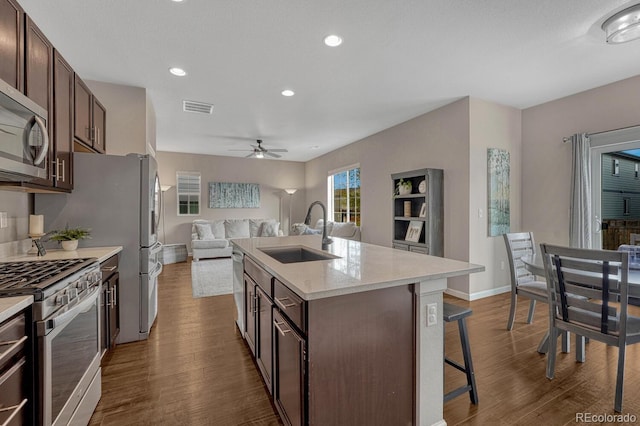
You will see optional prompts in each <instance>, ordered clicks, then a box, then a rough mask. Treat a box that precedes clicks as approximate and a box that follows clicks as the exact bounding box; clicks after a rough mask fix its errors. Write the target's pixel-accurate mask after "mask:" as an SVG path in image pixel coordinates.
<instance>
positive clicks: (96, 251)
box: [0, 246, 122, 262]
mask: <svg viewBox="0 0 640 426" xmlns="http://www.w3.org/2000/svg"><path fill="white" fill-rule="evenodd" d="M121 251H122V246H112V247H83V248H79V249H77V250H72V251H66V250H62V249H48V250H47V254H45V255H44V256H34V255H28V254H23V255H18V256H9V257H5V258H2V259H0V261H2V262H33V261H36V260H60V259H86V258H90V257H95V258H97V259H98V262H104V261H105V260H107V259H109V258H110V257H111V256H114V255H116V254H118V253H120V252H121Z"/></svg>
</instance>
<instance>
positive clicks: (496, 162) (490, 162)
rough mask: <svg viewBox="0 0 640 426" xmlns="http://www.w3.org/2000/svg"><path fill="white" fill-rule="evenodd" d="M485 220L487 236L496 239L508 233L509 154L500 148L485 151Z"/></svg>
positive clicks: (509, 211)
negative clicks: (486, 212) (486, 221)
mask: <svg viewBox="0 0 640 426" xmlns="http://www.w3.org/2000/svg"><path fill="white" fill-rule="evenodd" d="M487 172H488V176H487V183H488V185H487V186H488V187H487V198H488V200H487V201H488V205H487V211H488V214H487V219H488V221H489V223H488V234H489V236H490V237H496V236H499V235H502V234H506V233H508V232H510V228H511V218H510V213H511V210H510V206H509V192H510V185H509V172H510V165H509V152H508V151H507V150H504V149H500V148H488V149H487Z"/></svg>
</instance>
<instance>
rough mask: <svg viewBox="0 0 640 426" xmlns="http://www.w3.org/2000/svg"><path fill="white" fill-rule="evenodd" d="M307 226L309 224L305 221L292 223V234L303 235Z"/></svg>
mask: <svg viewBox="0 0 640 426" xmlns="http://www.w3.org/2000/svg"><path fill="white" fill-rule="evenodd" d="M307 228H308V226H307V225H305V224H304V223H294V224H293V225H291V235H302V233H303V232H304V231H305V229H307Z"/></svg>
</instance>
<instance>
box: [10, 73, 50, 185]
mask: <svg viewBox="0 0 640 426" xmlns="http://www.w3.org/2000/svg"><path fill="white" fill-rule="evenodd" d="M48 154H49V137H48V135H47V111H46V110H45V109H43V108H41V107H40V106H39V105H37V104H36V103H35V102H33V101H32V100H31V99H29V98H27V97H26V96H25V95H23V94H22V93H20V92H19V91H17V90H15V89H14V88H13V87H11V86H10V85H9V84H8V83H6V82H5V81H3V80H0V178H1V179H3V180H23V181H27V180H31V179H35V178H46V177H47V170H46V167H47V161H46V158H47V155H48Z"/></svg>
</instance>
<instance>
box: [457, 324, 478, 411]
mask: <svg viewBox="0 0 640 426" xmlns="http://www.w3.org/2000/svg"><path fill="white" fill-rule="evenodd" d="M458 328H459V329H460V343H461V344H462V355H463V356H464V367H465V373H466V374H467V384H468V385H469V386H471V389H470V390H469V398H471V402H472V403H473V404H477V403H478V389H477V388H476V375H475V373H474V371H473V361H472V360H471V348H470V346H469V339H468V335H467V322H466V321H465V319H464V318H461V319H460V320H458Z"/></svg>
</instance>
